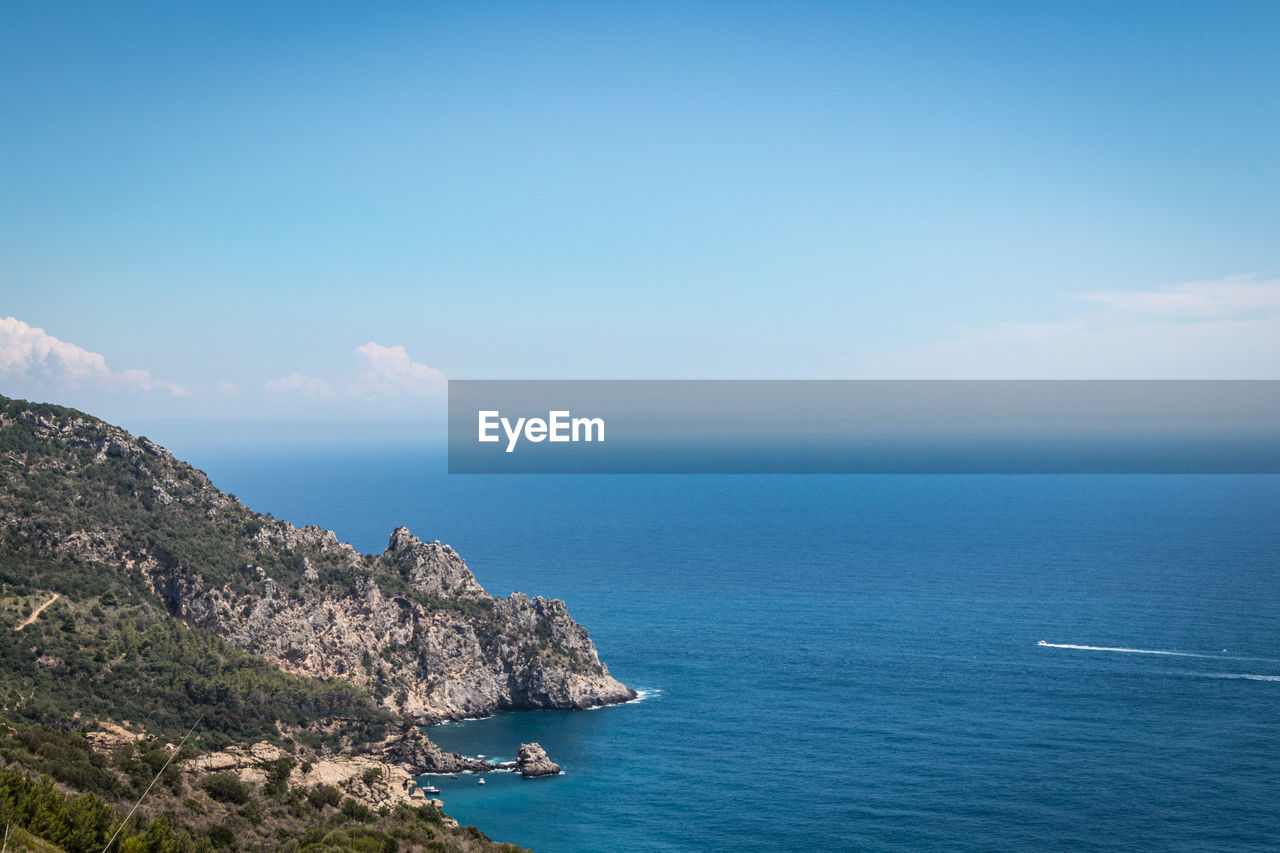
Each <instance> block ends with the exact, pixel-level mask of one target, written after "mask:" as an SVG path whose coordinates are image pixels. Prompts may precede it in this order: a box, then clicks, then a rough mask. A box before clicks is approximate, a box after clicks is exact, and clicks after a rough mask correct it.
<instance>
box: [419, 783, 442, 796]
mask: <svg viewBox="0 0 1280 853" xmlns="http://www.w3.org/2000/svg"><path fill="white" fill-rule="evenodd" d="M422 792H423V793H424V794H438V793H440V789H439V788H437V787H436V786H435V785H428V786H427V787H425V788H423V789H422Z"/></svg>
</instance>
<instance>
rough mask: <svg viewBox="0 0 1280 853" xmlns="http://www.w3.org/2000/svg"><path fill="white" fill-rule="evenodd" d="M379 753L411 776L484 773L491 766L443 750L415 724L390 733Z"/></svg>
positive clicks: (478, 760)
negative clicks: (411, 774)
mask: <svg viewBox="0 0 1280 853" xmlns="http://www.w3.org/2000/svg"><path fill="white" fill-rule="evenodd" d="M380 752H381V753H382V755H383V756H384V757H385V758H386V760H387V761H391V762H394V763H396V764H399V765H401V766H402V767H404V768H405V769H406V770H408V771H409V772H411V773H413V774H415V775H421V774H423V773H487V772H489V771H490V770H493V769H494V768H493V766H492V765H491V764H489V762H487V761H481V760H480V759H478V758H467V757H465V756H462V755H459V754H458V753H456V752H445V751H444V750H443V749H441V748H440V747H439V746H437V745H436V744H435V743H434V742H433V741H432V740H431V739H430V738H428V737H427V736H426V735H424V734H423V733H422V731H421V730H419V729H418V728H417V727H416V726H405V727H404V728H403V729H402V730H401V731H400V732H398V733H396V734H393V735H391V736H390V737H388V738H387V741H386V742H385V743H384V744H383V745H382V747H381V750H380Z"/></svg>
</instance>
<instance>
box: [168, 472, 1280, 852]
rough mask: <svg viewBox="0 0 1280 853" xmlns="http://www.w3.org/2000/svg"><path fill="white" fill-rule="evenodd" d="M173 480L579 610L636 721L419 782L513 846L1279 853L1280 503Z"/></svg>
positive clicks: (820, 483)
mask: <svg viewBox="0 0 1280 853" xmlns="http://www.w3.org/2000/svg"><path fill="white" fill-rule="evenodd" d="M184 455H186V456H187V457H188V458H190V459H191V460H192V461H193V462H194V463H196V464H197V465H199V466H200V467H203V468H204V469H205V470H206V471H208V472H209V473H210V475H211V476H212V477H213V478H214V482H215V483H217V484H218V485H220V486H221V487H223V488H224V489H227V490H230V491H233V492H235V493H236V494H238V495H239V496H240V497H241V498H242V499H243V500H245V501H246V502H247V503H248V504H249V505H250V506H252V507H254V508H256V509H259V510H263V511H269V512H272V513H273V514H275V515H276V516H278V517H281V518H285V519H288V520H289V521H292V522H295V523H298V524H305V523H315V524H320V525H323V526H325V527H330V528H333V529H335V530H337V531H338V533H339V536H341V537H342V538H345V539H347V540H348V541H350V542H352V543H353V544H354V545H356V546H357V547H358V548H360V549H361V550H364V551H381V550H382V548H383V547H384V545H385V542H386V537H387V535H388V533H389V532H390V530H391V528H392V527H393V526H394V525H396V524H401V523H403V524H406V525H408V526H409V527H410V529H411V530H413V532H414V533H416V534H417V535H419V536H420V537H422V538H431V539H435V538H439V539H440V540H441V541H443V542H448V543H450V544H452V545H454V546H455V547H456V548H458V549H459V550H460V551H461V552H462V554H463V556H464V557H465V558H466V559H467V560H468V562H469V564H470V566H471V568H472V569H473V570H474V571H475V573H476V575H477V577H478V578H479V580H480V582H481V583H482V584H484V585H485V587H486V588H487V589H489V591H490V592H493V593H495V594H502V595H505V594H507V593H509V592H510V591H511V590H514V589H520V590H522V591H525V592H529V593H531V594H542V595H548V596H555V597H560V598H564V599H565V600H566V601H567V602H568V604H569V607H570V610H571V611H572V612H573V614H574V615H575V616H576V617H577V618H578V619H579V620H580V621H581V622H583V623H584V624H585V625H586V626H587V627H588V628H589V629H590V631H591V634H592V636H593V638H594V639H595V640H596V643H597V645H598V646H599V648H600V651H601V654H602V656H603V657H604V659H605V660H606V662H608V664H609V665H610V668H611V669H612V670H613V672H614V674H615V675H617V676H618V677H619V678H620V679H622V680H623V681H624V682H626V683H628V684H630V685H632V686H634V687H636V688H639V689H642V690H645V691H648V696H647V698H646V699H645V700H644V701H641V702H637V703H634V704H630V705H626V706H621V707H615V708H609V709H602V710H597V711H589V712H581V713H553V712H542V713H526V714H504V715H500V716H498V717H495V718H492V719H489V720H483V721H477V722H470V723H462V724H453V725H447V726H442V727H437V728H435V729H432V730H431V732H430V733H431V735H432V737H433V738H435V739H436V740H438V741H439V742H440V743H441V744H442V745H443V746H445V747H446V748H448V749H453V750H457V751H460V752H463V753H467V754H471V755H476V754H484V755H486V756H490V757H493V758H512V757H514V752H515V748H516V746H517V744H519V743H520V742H521V741H527V740H537V741H539V742H541V743H542V745H543V746H544V747H546V749H547V751H548V753H549V754H550V755H551V756H552V758H554V759H555V760H557V761H558V762H560V763H561V764H562V765H564V767H565V769H566V773H565V775H563V776H560V777H556V778H553V779H544V780H531V781H526V780H522V779H520V778H518V777H515V776H510V775H492V776H490V777H489V781H488V784H487V785H485V786H483V787H481V786H478V785H476V784H475V779H474V778H473V777H466V776H464V777H462V778H461V779H459V780H457V781H454V780H451V779H448V778H444V779H440V778H438V777H436V778H433V779H432V780H431V781H432V782H433V783H434V784H436V785H438V786H439V787H441V788H442V789H444V792H443V794H442V799H443V800H444V801H445V804H446V809H447V810H448V811H449V812H450V813H451V814H452V815H454V816H455V817H457V818H458V819H459V820H461V821H462V822H463V823H475V824H476V825H478V826H480V827H481V828H482V829H483V830H485V832H487V833H488V834H489V835H490V836H492V837H494V838H497V839H500V840H506V841H514V842H517V843H520V844H523V845H526V846H530V847H533V848H534V849H535V850H538V851H543V853H553V851H576V850H624V849H643V850H682V851H683V850H701V849H705V850H726V849H737V850H761V851H764V850H797V851H799V850H815V849H850V850H852V849H874V850H911V851H914V850H922V849H946V850H1000V849H1027V850H1032V849H1034V850H1072V851H1076V850H1118V849H1119V850H1174V849H1177V850H1205V849H1232V850H1248V849H1276V848H1277V847H1280V556H1278V555H1280V523H1278V522H1280V478H1264V477H1236V478H1230V477H882V478H876V477H861V478H853V477H850V478H841V477H723V478H715V477H706V478H702V477H665V478H664V477H609V478H605V477H597V478H575V477H527V478H520V477H469V478H468V477H455V478H449V477H447V476H446V475H445V474H444V471H443V461H442V460H441V459H439V458H438V457H435V456H432V455H429V454H426V453H423V452H414V451H411V450H403V451H383V452H380V453H372V452H355V451H351V450H349V449H348V450H343V451H340V452H339V451H332V452H326V451H318V450H317V451H307V452H294V453H286V454H280V453H274V452H272V453H269V452H266V451H260V452H256V453H248V454H246V453H244V452H243V451H238V452H237V455H235V456H232V455H230V454H228V453H226V452H224V451H218V450H214V449H204V450H201V449H200V448H194V449H191V450H188V451H186V452H185V453H184ZM1039 640H1046V641H1048V642H1050V643H1062V644H1078V645H1094V646H1114V647H1125V648H1132V649H1143V650H1153V651H1176V652H1185V653H1190V654H1191V655H1200V656H1189V655H1187V656H1184V655H1166V654H1141V653H1130V652H1112V651H1092V650H1080V649H1060V648H1048V647H1040V646H1038V645H1037V642H1038V641H1039ZM1224 649H1225V650H1226V651H1223V650H1224ZM1268 679H1271V680H1268Z"/></svg>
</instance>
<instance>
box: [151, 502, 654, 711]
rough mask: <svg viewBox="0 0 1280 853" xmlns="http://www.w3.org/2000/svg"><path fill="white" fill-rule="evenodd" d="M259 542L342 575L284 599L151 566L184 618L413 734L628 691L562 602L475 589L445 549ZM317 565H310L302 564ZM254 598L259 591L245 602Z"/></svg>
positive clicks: (276, 585) (299, 538)
mask: <svg viewBox="0 0 1280 853" xmlns="http://www.w3.org/2000/svg"><path fill="white" fill-rule="evenodd" d="M256 539H257V541H259V542H262V543H265V544H271V545H274V544H275V543H277V542H278V543H280V545H279V546H278V547H283V548H287V549H288V550H289V552H290V553H292V554H295V555H296V554H299V553H301V554H303V560H304V561H305V562H306V563H307V564H308V566H307V568H309V569H311V571H312V572H313V573H315V572H314V568H313V567H312V566H311V564H312V563H319V562H323V563H327V564H330V565H331V564H333V563H334V561H335V558H336V559H337V560H338V561H339V564H340V565H341V566H342V567H343V571H344V573H345V576H344V579H345V583H344V585H343V586H342V587H341V588H339V589H334V586H333V585H332V584H330V585H328V586H327V587H326V586H324V585H322V584H321V583H319V582H318V581H319V578H318V575H317V580H315V581H312V580H307V579H306V575H305V571H306V570H305V569H304V576H303V578H302V579H301V582H300V583H299V584H297V590H296V592H295V593H294V594H291V595H286V594H283V593H282V592H281V588H282V585H281V583H280V582H279V581H277V580H276V579H275V578H273V577H271V576H270V575H268V574H267V573H265V572H263V571H260V570H257V569H256V568H255V571H254V577H255V578H256V580H257V581H258V586H257V589H256V590H254V591H252V592H250V593H249V594H247V595H246V594H235V593H234V592H232V591H231V590H229V589H216V588H210V587H209V586H208V585H207V584H205V583H204V582H203V581H202V579H201V578H200V576H199V575H198V574H195V573H189V572H183V571H174V570H173V569H172V568H168V569H166V568H165V567H162V566H156V567H153V568H151V569H149V577H150V578H151V579H152V583H153V584H154V586H155V588H156V590H157V592H159V593H160V594H161V595H162V596H163V597H164V598H165V599H166V601H168V602H169V603H170V607H171V609H173V610H174V611H175V612H176V614H177V615H180V616H181V617H183V618H184V619H186V620H187V621H190V622H192V623H193V624H196V625H199V626H201V627H204V628H207V629H209V630H211V631H214V632H216V633H218V634H221V635H223V636H225V637H227V638H228V639H229V640H231V641H232V642H233V643H235V644H236V645H239V646H242V647H244V648H246V649H249V650H250V651H253V652H256V653H258V654H261V655H263V656H265V657H267V658H269V659H271V660H273V661H276V662H277V663H279V664H280V666H282V667H283V668H285V669H287V670H289V671H291V672H294V673H297V674H301V675H311V676H316V677H320V678H329V677H335V676H336V677H341V678H345V679H348V680H350V681H353V682H355V683H356V684H359V685H361V686H365V687H368V688H369V689H370V691H371V692H373V693H374V694H375V695H381V696H382V701H383V704H385V705H386V706H387V707H388V708H390V709H391V710H393V711H395V712H396V713H398V714H402V715H405V716H409V717H412V718H414V719H416V720H417V721H418V722H421V723H436V722H440V721H443V720H449V719H455V720H456V719H463V718H467V717H480V716H487V715H489V714H491V713H493V712H494V711H497V710H508V709H543V708H558V709H573V708H592V707H595V706H598V705H607V704H612V703H616V702H623V701H627V700H629V699H631V698H634V696H635V693H634V692H633V691H631V690H630V689H629V688H627V687H626V686H624V685H622V684H621V683H619V682H618V681H617V680H616V679H614V678H613V677H612V676H611V675H610V674H609V671H608V669H607V668H606V667H605V666H604V664H602V663H601V662H600V658H599V656H598V654H597V652H596V648H595V645H594V644H593V643H592V642H591V638H590V636H589V635H588V634H587V631H586V629H585V628H583V627H582V626H581V625H579V624H578V623H577V622H575V621H574V620H573V617H572V616H570V615H569V611H568V608H567V607H566V606H565V604H564V602H563V601H559V600H548V599H544V598H529V597H528V596H525V595H522V594H520V593H513V594H512V595H511V596H510V597H509V598H506V599H495V598H492V597H490V596H489V595H488V593H486V592H485V590H484V588H483V587H482V586H480V584H479V582H477V581H476V579H475V576H474V575H473V574H472V573H471V570H470V569H469V568H467V565H466V563H465V562H463V560H462V558H461V557H460V556H459V555H458V554H457V552H455V551H454V550H453V549H452V548H450V547H449V546H447V545H441V544H439V543H438V542H433V543H426V542H422V541H420V540H418V539H417V538H416V537H414V536H413V535H412V534H410V533H409V531H408V530H407V529H405V528H403V527H399V528H396V530H394V531H393V532H392V534H391V537H390V541H389V543H388V545H387V549H386V551H384V552H383V553H382V554H381V555H378V556H374V557H361V556H359V555H358V554H356V553H355V551H354V550H353V549H350V546H346V545H342V544H340V543H338V542H337V539H336V537H335V536H334V534H333V533H331V532H329V531H322V530H320V529H319V528H303V529H298V528H293V527H292V526H290V525H286V524H284V523H283V522H272V523H271V525H270V526H269V527H264V529H263V530H262V531H260V532H259V533H258V535H257V537H256ZM308 552H312V553H314V554H315V559H314V560H311V559H309V558H308V557H307V556H306V555H307V553H308ZM255 593H256V594H255Z"/></svg>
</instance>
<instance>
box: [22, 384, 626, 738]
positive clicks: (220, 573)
mask: <svg viewBox="0 0 1280 853" xmlns="http://www.w3.org/2000/svg"><path fill="white" fill-rule="evenodd" d="M0 473H2V474H3V486H4V489H3V497H2V498H0V548H3V549H4V551H5V552H6V553H8V554H10V555H14V556H15V558H18V557H20V556H21V555H22V554H37V555H39V556H40V558H41V560H54V561H57V562H58V563H59V565H60V566H62V567H64V570H60V572H59V574H58V576H57V577H58V582H59V583H60V584H62V585H63V586H73V584H71V583H70V582H69V581H68V580H67V578H68V577H71V578H74V574H75V572H80V573H81V574H83V575H85V576H86V577H87V576H89V575H92V574H94V573H101V572H115V573H118V574H119V576H120V578H121V580H122V582H123V583H124V585H125V586H126V587H130V585H132V587H130V588H137V589H140V590H143V591H145V592H146V593H149V594H152V595H155V596H157V597H158V598H159V599H160V600H162V601H163V603H164V606H165V607H166V608H167V609H168V611H169V612H170V613H171V614H173V615H174V616H175V617H177V618H179V619H181V620H182V621H184V622H186V623H187V624H189V625H191V626H194V627H197V628H202V629H205V630H208V631H211V632H213V633H215V634H217V635H219V636H221V637H224V638H225V639H226V640H228V641H230V642H231V643H232V644H234V645H236V646H239V647H241V648H244V649H246V650H249V651H251V652H253V653H255V654H258V655H261V656H263V657H266V658H268V659H269V660H271V661H274V662H276V663H278V664H279V665H280V666H281V667H282V668H283V669H285V670H287V671H289V672H293V673H296V674H300V675H309V676H317V677H321V678H325V677H333V676H337V677H341V678H342V679H345V680H347V681H350V682H352V683H354V684H355V685H357V686H359V687H363V688H365V689H367V690H368V691H369V692H370V693H371V694H372V695H373V696H374V697H375V698H376V699H377V700H378V701H379V702H380V703H381V704H382V705H383V706H384V707H386V708H387V709H388V710H390V711H392V712H393V713H395V714H397V715H400V716H403V717H408V718H412V719H414V720H416V721H419V722H423V723H431V722H438V721H442V720H447V719H460V718H464V717H476V716H484V715H487V714H490V713H492V712H494V711H497V710H500V709H546V708H563V709H571V708H589V707H594V706H598V705H604V704H610V703H617V702H622V701H626V700H628V699H631V698H633V697H634V696H635V693H634V692H633V691H632V690H630V689H629V688H627V687H626V686H624V685H623V684H621V683H620V682H618V681H617V680H616V679H614V678H613V677H612V676H611V675H610V674H609V671H608V669H607V668H606V667H605V665H604V664H603V663H601V662H600V659H599V656H598V655H597V652H596V648H595V645H594V644H593V643H592V641H591V638H590V636H589V635H588V634H587V631H586V629H585V628H583V627H582V626H581V625H579V624H578V623H577V622H575V621H574V620H573V618H572V617H571V616H570V615H569V611H568V609H567V608H566V606H565V604H564V602H562V601H559V600H547V599H543V598H529V597H527V596H525V595H522V594H520V593H514V594H512V595H511V596H510V597H509V598H495V597H492V596H490V595H489V594H488V593H487V592H485V590H484V588H483V587H482V586H481V585H480V584H479V583H478V582H477V581H476V578H475V576H474V575H473V574H472V573H471V570H470V569H469V568H468V567H467V565H466V563H465V562H464V561H463V560H462V558H461V556H460V555H458V553H457V552H455V551H454V550H453V549H452V548H450V547H449V546H448V545H441V544H440V543H439V542H438V541H434V542H424V541H421V540H419V539H418V538H416V537H414V536H413V535H412V534H411V533H410V532H409V531H408V530H406V529H405V528H403V527H400V528H396V529H395V530H394V531H392V533H391V535H390V538H389V541H388V543H387V547H386V550H385V551H383V552H382V553H381V554H374V555H362V554H360V553H358V552H357V551H356V550H355V549H354V548H352V547H351V546H350V545H347V544H345V543H342V542H340V541H339V539H338V537H337V536H336V534H334V533H333V532H332V531H327V530H321V529H320V528H317V527H304V528H298V527H294V526H293V525H290V524H288V523H286V522H283V521H279V520H277V519H274V518H271V517H270V516H266V515H261V514H258V513H254V512H251V511H250V510H249V509H247V508H246V507H244V506H243V505H242V504H241V503H240V502H239V501H238V500H237V499H236V498H235V497H233V496H231V495H227V494H224V493H223V492H221V491H219V490H217V489H216V488H214V486H213V485H212V484H211V483H210V482H209V479H208V478H207V477H206V476H205V475H204V474H203V473H202V472H200V471H198V470H196V469H194V468H192V467H191V466H189V465H187V464H186V463H184V462H181V461H180V460H177V459H175V458H174V457H173V456H172V454H170V453H169V452H168V451H167V450H165V449H164V448H162V447H160V446H158V445H156V444H154V443H153V442H151V441H148V440H147V439H145V438H137V437H134V436H132V435H130V434H129V433H127V432H125V431H124V430H121V429H119V428H117V427H113V426H111V425H109V424H105V423H103V422H102V421H99V420H97V419H95V418H92V417H89V416H87V415H84V414H82V413H79V412H75V411H73V410H69V409H61V408H58V407H50V406H32V405H31V404H25V403H22V402H21V401H12V400H5V399H4V398H0ZM124 518H128V519H129V520H130V523H128V524H125V523H123V521H122V519H124ZM139 520H141V521H139ZM29 580H30V581H31V582H32V584H33V585H34V586H38V585H39V578H38V577H33V578H30V579H29ZM47 588H49V589H55V590H56V589H59V586H58V585H56V584H53V583H50V584H48V585H47ZM63 592H64V594H74V592H75V590H74V589H73V588H72V589H66V590H63Z"/></svg>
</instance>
